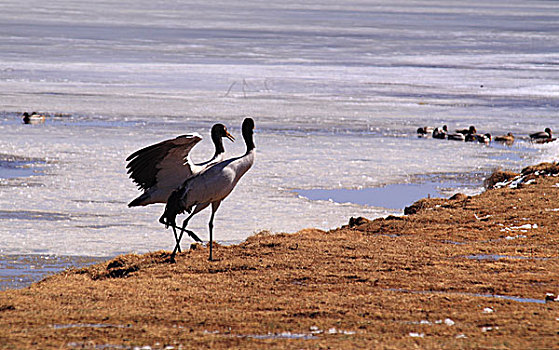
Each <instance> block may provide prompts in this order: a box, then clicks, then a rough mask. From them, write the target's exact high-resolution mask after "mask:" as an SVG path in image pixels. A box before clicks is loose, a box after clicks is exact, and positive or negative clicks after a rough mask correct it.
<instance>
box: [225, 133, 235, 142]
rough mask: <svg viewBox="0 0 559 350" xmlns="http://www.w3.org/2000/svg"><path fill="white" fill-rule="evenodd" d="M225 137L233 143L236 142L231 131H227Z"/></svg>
mask: <svg viewBox="0 0 559 350" xmlns="http://www.w3.org/2000/svg"><path fill="white" fill-rule="evenodd" d="M225 137H227V138H228V139H229V140H231V142H235V137H233V135H231V134H230V133H229V131H225Z"/></svg>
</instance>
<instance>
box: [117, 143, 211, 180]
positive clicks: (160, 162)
mask: <svg viewBox="0 0 559 350" xmlns="http://www.w3.org/2000/svg"><path fill="white" fill-rule="evenodd" d="M201 140H202V137H201V136H200V135H199V134H197V133H194V134H189V135H181V136H178V137H177V138H174V139H170V140H166V141H162V142H159V143H156V144H154V145H151V146H148V147H145V148H142V149H140V150H138V151H136V152H134V153H132V154H131V155H129V156H128V158H126V161H127V162H129V163H128V164H127V165H126V168H128V174H130V178H131V179H132V181H134V182H135V183H136V184H137V185H138V186H139V187H140V189H143V190H147V189H148V188H150V187H152V186H154V185H156V184H157V186H158V187H178V186H180V185H181V184H182V182H183V181H184V180H185V179H186V178H188V177H190V176H192V169H191V164H190V162H189V159H188V154H189V153H190V151H191V150H192V147H194V146H195V145H196V144H197V143H198V142H200V141H201Z"/></svg>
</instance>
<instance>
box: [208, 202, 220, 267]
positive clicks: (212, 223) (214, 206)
mask: <svg viewBox="0 0 559 350" xmlns="http://www.w3.org/2000/svg"><path fill="white" fill-rule="evenodd" d="M220 204H221V202H213V203H212V216H210V223H209V224H208V227H209V229H210V259H209V260H210V261H212V260H213V254H212V253H213V235H214V216H215V212H216V211H217V209H218V208H219V205H220Z"/></svg>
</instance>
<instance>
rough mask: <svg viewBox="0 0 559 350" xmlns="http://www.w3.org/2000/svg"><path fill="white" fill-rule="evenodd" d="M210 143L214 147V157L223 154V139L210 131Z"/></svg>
mask: <svg viewBox="0 0 559 350" xmlns="http://www.w3.org/2000/svg"><path fill="white" fill-rule="evenodd" d="M212 141H213V143H214V145H215V155H216V156H217V155H218V154H221V153H225V148H224V147H223V138H222V137H221V135H219V134H218V133H217V132H213V130H212Z"/></svg>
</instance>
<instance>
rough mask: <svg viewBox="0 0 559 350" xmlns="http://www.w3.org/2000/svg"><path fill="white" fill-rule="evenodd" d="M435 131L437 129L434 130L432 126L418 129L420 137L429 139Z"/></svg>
mask: <svg viewBox="0 0 559 350" xmlns="http://www.w3.org/2000/svg"><path fill="white" fill-rule="evenodd" d="M434 130H435V128H433V127H432V126H423V127H420V128H417V136H418V137H427V136H429V135H432V134H433V131H434Z"/></svg>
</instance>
